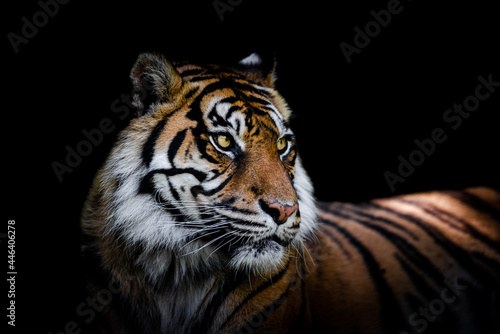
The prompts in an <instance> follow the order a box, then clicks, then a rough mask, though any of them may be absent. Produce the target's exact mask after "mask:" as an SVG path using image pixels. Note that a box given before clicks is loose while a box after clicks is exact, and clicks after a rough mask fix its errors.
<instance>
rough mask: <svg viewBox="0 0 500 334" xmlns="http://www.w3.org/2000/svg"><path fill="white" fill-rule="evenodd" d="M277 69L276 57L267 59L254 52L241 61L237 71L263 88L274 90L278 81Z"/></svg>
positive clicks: (236, 68)
mask: <svg viewBox="0 0 500 334" xmlns="http://www.w3.org/2000/svg"><path fill="white" fill-rule="evenodd" d="M275 68H276V61H275V58H274V56H271V57H265V56H263V55H261V54H258V53H255V52H254V53H252V54H251V55H249V56H248V57H245V58H243V59H242V60H240V61H239V62H238V64H237V65H236V67H235V70H236V71H238V72H240V73H242V74H243V75H245V76H246V77H247V78H248V79H250V80H252V81H255V82H256V83H258V84H260V85H262V86H265V87H270V88H274V83H275V81H276V73H275Z"/></svg>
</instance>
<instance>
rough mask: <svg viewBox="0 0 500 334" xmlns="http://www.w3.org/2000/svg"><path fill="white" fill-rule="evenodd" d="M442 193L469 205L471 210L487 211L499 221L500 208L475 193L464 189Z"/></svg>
mask: <svg viewBox="0 0 500 334" xmlns="http://www.w3.org/2000/svg"><path fill="white" fill-rule="evenodd" d="M444 193H446V194H447V195H449V196H451V197H453V198H455V199H457V200H459V201H460V202H462V203H464V204H465V205H467V206H469V207H470V208H471V209H472V210H474V211H480V212H484V213H487V214H489V215H490V216H491V217H493V218H494V219H495V220H496V221H497V222H500V210H499V209H498V208H496V207H493V206H492V205H491V204H490V203H488V202H486V201H484V200H483V199H481V198H479V197H477V196H476V195H473V194H471V193H468V192H466V191H446V192H444Z"/></svg>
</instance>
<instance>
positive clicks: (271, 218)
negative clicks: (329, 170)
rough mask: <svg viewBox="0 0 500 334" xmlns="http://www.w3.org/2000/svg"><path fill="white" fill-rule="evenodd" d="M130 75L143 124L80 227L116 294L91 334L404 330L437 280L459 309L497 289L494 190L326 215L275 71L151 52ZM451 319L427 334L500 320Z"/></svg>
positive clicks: (100, 278) (257, 62) (94, 269)
mask: <svg viewBox="0 0 500 334" xmlns="http://www.w3.org/2000/svg"><path fill="white" fill-rule="evenodd" d="M130 76H131V79H132V83H133V85H134V88H135V91H136V94H135V95H134V105H135V106H136V108H137V117H136V118H135V119H133V120H132V121H131V122H130V124H129V126H128V127H127V128H126V129H125V130H124V131H122V132H121V133H120V135H119V138H118V141H117V143H116V145H115V146H114V148H113V149H112V152H111V153H110V155H109V157H108V158H107V160H106V162H105V164H104V165H103V167H102V168H101V169H100V171H99V172H98V174H97V175H96V177H95V179H94V182H93V185H92V188H91V190H90V193H89V195H88V198H87V201H86V203H85V205H84V208H83V211H82V218H81V228H82V255H83V259H84V264H85V265H86V270H87V272H88V275H89V277H88V278H89V284H88V290H89V293H90V294H91V295H92V297H93V298H98V295H99V291H101V290H102V289H106V288H107V287H109V286H110V284H112V285H113V286H119V287H120V288H119V289H113V291H115V292H114V295H113V298H112V301H111V302H110V303H109V305H107V306H106V307H105V308H103V311H102V312H99V313H98V314H97V315H96V319H95V321H92V323H91V325H93V326H95V328H96V329H95V330H96V331H98V332H110V333H214V334H215V333H217V334H219V333H249V332H264V333H294V332H295V333H297V332H303V333H310V332H318V331H322V332H335V333H386V332H391V333H392V332H395V333H399V332H401V331H408V330H409V326H410V327H411V325H412V323H415V321H416V320H415V319H414V312H416V311H418V309H419V305H429V303H435V302H434V301H433V298H435V297H436V296H440V291H442V289H443V284H444V286H445V287H448V289H450V291H451V290H452V289H455V290H453V291H456V287H455V288H454V287H453V286H452V285H450V284H455V285H456V286H458V287H460V286H466V287H467V288H468V289H469V290H468V291H474V294H469V295H467V293H463V294H462V296H461V297H460V298H461V299H462V300H464V303H465V304H467V302H473V301H476V302H477V301H480V302H483V303H487V302H489V300H490V299H488V298H490V296H491V295H493V296H495V293H498V286H499V285H500V278H499V275H498V272H500V255H499V253H498V249H499V248H500V247H499V242H500V231H499V226H500V223H499V217H500V213H499V207H500V195H499V194H498V193H497V192H495V191H494V190H491V189H488V188H474V189H467V190H464V191H461V192H458V191H456V192H445V191H442V192H429V193H423V194H416V195H407V196H398V197H394V198H389V199H381V200H373V201H370V202H367V203H362V204H349V203H338V202H334V203H321V204H320V205H319V207H317V205H316V203H315V200H314V198H313V195H312V194H313V187H312V184H311V182H310V179H309V177H308V176H307V174H306V172H305V170H304V168H303V167H302V163H301V160H300V157H299V156H298V153H297V150H296V145H295V137H294V134H293V132H292V131H291V129H290V127H289V125H288V119H289V117H290V114H291V111H290V110H289V108H288V106H287V104H286V102H285V101H284V99H283V98H282V97H281V96H280V95H279V94H278V92H277V91H276V90H275V89H274V82H275V80H276V77H275V75H274V62H273V61H272V60H271V61H269V60H266V59H264V58H262V57H260V56H258V55H256V54H252V55H251V56H249V57H247V58H245V59H243V60H242V61H240V62H239V63H238V64H236V65H234V66H231V67H221V66H218V65H203V66H200V65H196V64H191V63H187V62H184V63H178V64H173V63H170V62H169V61H168V60H167V59H165V58H164V57H163V56H161V55H154V54H142V55H140V56H139V58H138V60H137V62H136V64H135V65H134V67H133V69H132V71H131V75H130ZM318 117H319V116H318ZM457 277H458V278H459V279H460V284H462V285H460V284H459V283H458V281H457V280H456V279H458V278H457ZM454 279H455V281H453V280H454ZM450 280H451V281H450ZM450 282H454V283H450ZM450 286H451V287H450ZM495 291H496V292H495ZM446 296H448V295H446ZM497 296H498V295H497ZM448 297H449V296H448ZM457 298H459V297H458V295H457ZM435 304H436V303H435ZM431 305H434V304H431ZM436 305H438V304H436ZM438 306H439V305H438ZM491 307H492V308H493V309H494V308H495V307H496V306H495V304H494V303H493V304H492V306H491ZM449 309H450V310H449V311H447V313H446V314H445V316H443V317H441V318H438V317H436V320H435V322H434V321H433V325H432V326H434V327H431V326H430V325H429V329H427V331H426V332H427V333H430V332H433V331H434V330H435V331H436V332H439V331H441V330H443V329H447V328H451V327H450V326H453V319H455V318H454V317H457V318H461V319H463V321H466V322H467V324H468V326H470V328H476V327H474V326H475V325H476V324H478V323H479V321H478V320H481V321H483V322H485V321H495V320H491V319H489V318H488V317H485V316H484V314H479V315H477V314H475V313H474V312H472V311H470V309H468V308H467V305H466V306H465V307H464V308H463V309H465V310H466V311H467V310H469V313H467V314H466V315H464V314H463V313H460V312H463V311H462V310H461V309H459V308H458V307H457V309H454V308H453V309H452V308H451V307H450V308H449ZM492 314H494V313H492ZM412 316H413V318H411V317H412ZM360 319H361V320H363V321H360ZM409 319H410V320H409ZM412 319H413V320H415V321H413V320H412ZM450 319H452V320H450ZM417 320H418V319H417ZM412 321H413V322H412ZM450 321H451V322H450ZM417 323H419V324H422V321H420V322H417ZM450 323H451V325H450ZM481 326H486V325H484V323H481V325H480V326H479V327H481ZM422 328H423V327H420V328H415V329H416V330H417V331H418V330H419V329H422ZM426 328H427V327H426ZM467 328H469V327H467ZM481 328H483V327H481ZM484 328H488V327H484ZM456 332H459V330H456Z"/></svg>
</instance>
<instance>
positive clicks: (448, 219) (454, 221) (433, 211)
mask: <svg viewBox="0 0 500 334" xmlns="http://www.w3.org/2000/svg"><path fill="white" fill-rule="evenodd" d="M399 200H400V201H401V202H403V203H407V204H409V205H412V206H415V207H418V208H420V209H421V210H423V211H425V212H426V213H427V214H429V215H430V216H433V217H435V218H436V219H439V221H441V222H443V223H444V224H446V225H447V226H449V227H450V228H453V229H455V230H459V231H461V232H464V233H466V234H468V235H470V236H471V237H473V238H475V239H478V240H479V241H481V242H483V243H485V244H487V245H488V246H489V247H491V248H492V249H496V248H497V247H498V243H497V242H496V241H494V240H492V239H490V238H488V236H486V235H484V234H482V233H481V231H479V230H478V229H476V228H475V227H474V226H472V225H471V224H469V223H468V222H467V221H466V220H464V219H462V218H459V217H457V216H455V215H453V214H451V213H449V212H447V211H443V210H441V209H439V208H437V207H434V206H431V205H428V204H427V203H419V202H415V201H411V200H408V199H404V198H400V199H399ZM472 210H474V211H476V210H475V209H474V208H472ZM458 225H460V226H458Z"/></svg>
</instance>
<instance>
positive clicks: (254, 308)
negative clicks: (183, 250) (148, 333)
mask: <svg viewBox="0 0 500 334" xmlns="http://www.w3.org/2000/svg"><path fill="white" fill-rule="evenodd" d="M178 265H179V264H175V265H172V267H171V268H169V270H167V271H166V275H165V277H164V278H163V279H162V280H158V281H156V283H155V285H154V289H153V290H150V293H152V294H154V297H152V298H149V299H148V300H144V302H146V303H150V302H152V301H154V304H155V305H156V312H157V313H158V316H157V317H156V318H157V321H158V322H159V324H158V325H159V326H160V327H161V328H162V330H163V331H165V332H179V333H181V332H182V333H196V332H206V333H226V332H227V333H230V332H231V333H232V332H237V331H238V330H240V329H241V330H247V332H248V330H250V329H251V330H252V331H254V330H257V329H259V328H260V327H261V326H262V325H263V324H264V322H265V321H267V319H268V318H269V317H273V318H276V319H277V318H280V319H281V318H282V317H285V316H286V317H289V316H292V317H293V316H295V313H297V314H298V313H299V310H297V309H291V308H290V307H289V305H300V303H296V302H292V303H290V302H289V301H290V299H293V298H295V297H296V296H297V295H300V289H301V288H303V286H302V283H301V282H302V280H301V277H303V273H302V272H301V271H303V270H304V267H303V265H302V260H301V258H300V257H298V256H297V254H296V251H295V250H293V251H292V250H291V251H290V254H289V256H288V259H287V260H286V261H285V263H284V264H283V265H282V266H281V267H279V268H277V269H276V270H274V271H273V272H269V273H265V274H264V273H258V274H248V273H239V274H235V273H231V272H228V271H225V270H219V271H217V272H212V273H208V272H206V273H205V274H204V275H199V276H197V277H186V279H185V280H182V281H180V282H179V281H175V282H174V279H173V277H175V275H176V274H175V273H174V272H173V271H174V270H176V268H175V266H178ZM221 268H223V267H221ZM146 284H147V283H146ZM149 305H151V304H149ZM286 305H288V306H286ZM295 308H296V307H295ZM295 318H296V316H295Z"/></svg>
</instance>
